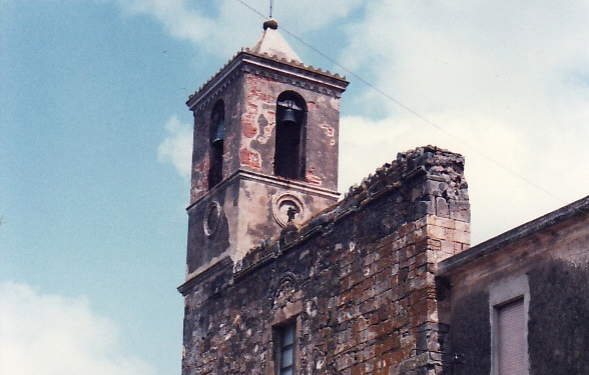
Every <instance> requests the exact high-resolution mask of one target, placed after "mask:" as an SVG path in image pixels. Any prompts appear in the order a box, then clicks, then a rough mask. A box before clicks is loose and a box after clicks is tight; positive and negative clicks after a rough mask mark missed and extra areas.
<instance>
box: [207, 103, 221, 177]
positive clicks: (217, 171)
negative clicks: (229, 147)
mask: <svg viewBox="0 0 589 375" xmlns="http://www.w3.org/2000/svg"><path fill="white" fill-rule="evenodd" d="M209 140H210V155H211V159H210V165H209V189H212V188H213V187H215V186H216V185H218V184H219V182H221V180H222V179H223V151H224V147H225V103H224V102H223V100H221V99H219V100H218V101H217V103H215V106H214V107H213V111H212V112H211V125H210V127H209Z"/></svg>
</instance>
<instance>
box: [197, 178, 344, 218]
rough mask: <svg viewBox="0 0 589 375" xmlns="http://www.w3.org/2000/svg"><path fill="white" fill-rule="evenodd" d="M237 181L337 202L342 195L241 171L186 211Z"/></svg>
mask: <svg viewBox="0 0 589 375" xmlns="http://www.w3.org/2000/svg"><path fill="white" fill-rule="evenodd" d="M236 180H247V181H255V182H259V183H262V184H265V185H273V186H276V187H279V188H283V189H285V190H292V191H296V192H300V193H303V194H305V195H314V196H318V197H323V198H331V199H333V200H334V201H335V200H337V199H338V198H339V196H340V194H339V193H338V192H336V191H333V190H329V189H325V188H321V187H318V186H314V185H311V184H308V183H305V182H302V181H297V180H287V179H284V178H281V177H275V176H269V175H265V174H262V173H257V172H252V171H246V170H241V169H240V170H237V171H236V172H234V173H233V174H232V175H231V176H229V177H227V178H226V179H225V180H223V181H222V182H221V183H219V184H218V185H217V186H215V187H214V188H213V189H211V190H209V191H208V192H207V193H206V194H204V195H203V196H202V197H200V198H199V199H197V200H196V201H195V202H194V203H192V204H191V205H190V206H188V207H187V208H186V211H187V212H188V213H189V214H190V212H191V211H193V210H194V209H195V208H196V207H198V206H200V205H201V204H202V203H203V202H208V198H209V197H211V196H213V195H215V193H216V192H217V191H219V190H223V189H225V188H226V187H227V186H228V185H230V184H232V183H233V182H234V181H236Z"/></svg>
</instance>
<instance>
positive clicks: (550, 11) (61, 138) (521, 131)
mask: <svg viewBox="0 0 589 375" xmlns="http://www.w3.org/2000/svg"><path fill="white" fill-rule="evenodd" d="M244 1H245V2H246V3H247V4H249V5H250V6H251V7H253V8H255V9H257V10H259V11H260V12H262V13H264V14H267V13H268V1H265V0H244ZM274 3H275V4H274V15H275V17H276V18H277V19H278V20H279V22H280V25H281V30H282V34H283V36H284V37H285V38H286V39H287V40H289V42H290V43H291V46H292V47H293V48H294V49H295V50H296V51H297V53H298V54H299V56H300V57H301V59H302V60H303V61H304V62H305V63H307V64H309V65H314V66H316V67H322V68H324V69H329V70H331V71H334V72H339V73H343V74H345V75H346V76H347V78H348V80H349V81H350V82H351V84H350V87H349V90H348V91H347V92H346V93H345V94H344V97H343V99H342V108H341V110H342V122H341V131H342V132H341V150H340V151H341V158H340V164H341V167H340V168H341V170H340V174H341V176H340V190H341V191H346V189H347V187H348V186H349V185H351V184H353V183H355V182H359V181H360V180H361V179H362V178H363V177H364V176H366V175H368V174H369V173H371V172H372V171H374V170H375V169H376V168H377V167H379V166H380V165H382V164H383V163H385V162H387V161H389V160H391V159H393V158H394V157H395V155H396V153H397V152H399V151H405V150H407V149H410V148H413V147H416V146H421V145H425V144H435V145H438V146H441V147H444V148H448V149H450V150H453V151H457V152H461V153H462V154H464V155H465V157H466V160H467V179H468V181H469V186H470V197H471V204H472V211H473V218H472V237H473V243H477V242H481V241H482V240H485V239H487V238H489V237H491V236H494V235H497V234H499V233H501V232H502V231H505V230H507V229H510V228H511V227H513V226H515V225H518V224H521V223H524V222H526V221H528V220H531V219H533V218H535V217H537V216H539V215H541V214H543V213H546V212H548V211H551V210H554V209H556V208H558V207H560V206H563V205H564V204H566V203H569V202H571V201H574V200H576V199H579V198H581V197H584V196H586V195H587V194H589V184H588V179H587V175H588V172H589V158H587V157H586V151H585V150H586V148H587V140H588V139H589V126H587V125H588V124H589V45H588V44H589V27H588V26H587V25H586V20H587V19H589V3H587V2H586V1H582V0H577V1H569V2H567V3H566V4H556V3H554V2H553V1H543V0H536V1H534V2H529V3H526V4H515V3H514V2H511V1H507V0H495V1H490V0H479V1H470V2H464V1H463V2H461V1H445V2H431V1H395V2H392V1H385V0H380V1H370V2H367V1H359V0H344V1H342V0H340V1H336V0H325V1H321V2H317V1H307V0H305V1H298V2H296V4H295V2H287V1H280V0H276V1H274ZM0 4H1V19H0V24H1V26H0V27H1V29H0V73H1V75H0V126H1V127H0V142H1V143H0V176H1V180H0V181H1V185H0V189H1V196H0V198H1V199H0V217H2V223H1V225H0V281H1V283H2V284H1V285H2V286H1V288H2V300H3V303H2V304H1V305H0V313H1V317H0V329H2V330H3V332H2V334H0V337H2V339H1V341H0V349H1V351H2V352H3V353H7V354H6V355H4V358H3V361H2V364H1V365H0V366H4V367H0V371H2V372H3V373H7V374H15V375H20V374H30V373H33V371H34V372H35V373H36V374H40V375H48V374H54V373H59V374H62V375H68V374H103V373H105V372H109V373H114V374H121V375H131V374H139V373H141V374H158V375H160V374H161V375H163V374H173V373H179V371H180V357H181V350H182V348H181V344H182V336H181V334H182V332H181V330H182V313H183V303H182V298H181V296H180V295H179V294H178V293H177V292H176V290H175V288H176V287H177V286H178V285H180V284H181V283H182V282H183V280H184V272H185V268H184V265H185V247H186V222H187V220H186V214H185V211H184V209H185V206H186V205H187V203H188V193H189V191H188V188H189V182H188V177H187V174H188V171H189V168H190V166H189V164H188V163H189V158H190V137H191V130H190V129H191V120H192V116H191V114H190V113H189V111H188V110H187V109H186V106H185V104H184V103H185V101H186V99H187V97H188V95H189V94H190V93H192V92H194V91H195V90H196V89H197V88H198V87H200V85H201V84H202V83H204V82H205V81H206V80H207V79H208V78H209V77H210V76H211V75H213V74H214V73H215V72H216V71H217V70H218V69H219V68H220V67H222V66H223V64H224V63H225V62H226V61H227V60H229V59H230V58H231V57H232V56H233V55H234V54H235V53H236V52H237V51H238V50H239V49H240V48H241V47H244V46H245V47H248V46H249V47H251V46H253V45H254V44H255V42H256V41H257V39H258V38H259V36H260V35H261V33H262V29H261V23H262V21H263V18H262V17H260V16H259V15H258V14H256V13H255V12H253V11H252V10H251V9H249V8H248V7H246V6H244V5H243V4H242V3H241V2H239V1H237V0H222V1H215V2H213V1H205V0H193V1H188V0H132V1H122V0H63V1H58V0H43V1H41V0H19V1H17V0H0ZM286 31H290V32H292V33H293V34H295V35H297V36H298V37H299V38H301V39H303V40H305V41H306V42H307V43H309V44H311V45H313V46H314V47H315V48H317V49H319V50H321V51H322V52H323V53H324V54H326V55H327V56H329V57H330V58H331V59H333V60H334V61H337V63H338V64H339V66H336V65H335V64H334V62H332V61H330V60H329V59H326V58H325V57H323V56H321V55H319V54H317V53H316V52H314V51H313V50H312V49H309V48H307V47H306V46H305V45H303V44H301V43H300V42H299V41H298V40H296V39H294V38H292V37H291V36H290V35H289V34H288V33H287V32H286ZM362 80H366V81H368V82H370V83H371V84H372V85H374V86H376V87H378V89H379V90H380V91H382V92H384V93H385V94H386V95H383V94H382V93H380V92H378V91H376V90H374V89H373V88H371V87H369V86H367V85H366V84H364V83H363V82H362ZM391 98H393V99H394V100H397V101H400V102H401V103H402V104H403V105H404V106H407V107H409V108H410V109H411V110H412V111H413V113H412V112H410V111H407V110H406V109H405V108H403V107H402V106H399V105H397V104H396V103H395V102H394V101H393V100H391ZM416 114H417V115H416ZM423 118H425V119H427V120H428V121H424V120H423ZM33 328H34V329H33ZM55 342H60V343H62V345H55V344H52V345H48V344H47V343H55ZM32 343H35V345H32ZM60 347H61V348H62V349H63V350H62V352H60V350H59V348H60ZM65 349H68V350H67V351H66V350H65ZM31 356H33V357H35V358H38V360H37V361H34V363H29V362H31V361H30V360H28V359H26V360H25V358H30V357H31ZM6 358H8V359H9V360H8V361H6Z"/></svg>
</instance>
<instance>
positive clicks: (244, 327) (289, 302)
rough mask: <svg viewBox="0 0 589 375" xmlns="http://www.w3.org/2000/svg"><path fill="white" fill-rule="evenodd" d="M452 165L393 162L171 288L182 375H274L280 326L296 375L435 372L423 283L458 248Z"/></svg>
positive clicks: (440, 328)
mask: <svg viewBox="0 0 589 375" xmlns="http://www.w3.org/2000/svg"><path fill="white" fill-rule="evenodd" d="M463 163H464V160H463V158H462V157H461V156H460V155H457V154H453V153H450V152H447V151H444V150H440V149H437V148H435V147H423V148H419V149H416V150H414V151H411V152H408V153H403V154H399V156H398V157H397V159H396V160H395V161H393V162H392V163H391V164H387V165H385V166H384V167H383V168H381V169H379V170H378V171H377V172H376V173H375V175H373V176H370V177H369V178H367V179H366V180H365V181H363V183H362V184H360V185H359V186H356V187H353V188H352V189H350V191H349V193H348V195H347V196H346V198H345V199H344V200H343V201H341V202H339V203H338V204H336V205H334V206H332V207H331V208H330V209H328V210H326V211H324V212H323V213H321V214H319V215H317V216H315V217H314V218H312V219H311V220H310V221H308V222H307V223H306V224H303V225H302V226H300V227H295V226H294V225H288V226H286V227H285V228H284V229H283V231H282V233H281V234H280V236H278V237H276V238H274V239H271V240H270V239H269V240H268V241H266V242H265V243H264V244H262V245H261V246H259V247H256V248H254V249H252V250H251V251H250V252H249V253H248V254H247V255H246V256H245V257H244V258H243V259H242V260H241V261H239V262H238V263H236V264H234V263H233V262H232V261H231V260H230V259H228V258H225V260H223V261H221V262H219V263H217V264H216V265H215V266H214V267H213V268H211V269H209V270H207V271H205V272H203V273H201V274H200V275H198V276H196V277H195V278H193V279H191V280H189V281H188V282H187V283H186V284H184V285H182V286H181V287H180V288H179V290H180V291H181V292H182V293H183V294H184V295H185V296H186V299H185V302H186V306H185V309H186V311H185V322H184V358H183V370H182V372H183V374H184V375H195V374H267V375H270V374H274V373H275V369H274V354H273V353H274V352H275V349H276V348H275V346H276V345H275V328H276V327H279V326H280V325H281V324H284V323H286V322H291V323H292V322H295V323H296V329H297V335H296V336H297V340H296V361H295V362H296V368H297V373H305V374H349V375H352V374H354V375H356V374H401V373H402V374H439V373H441V372H442V369H443V368H444V367H447V364H448V362H447V361H446V359H445V358H444V357H443V355H442V353H441V352H442V350H441V349H442V348H441V345H442V344H443V339H444V334H445V332H446V330H447V327H446V326H445V325H442V324H440V322H439V306H438V288H437V287H436V282H435V278H434V272H435V271H436V264H437V262H438V261H439V260H440V259H444V258H447V257H448V256H451V255H453V254H457V253H459V252H461V251H463V250H465V249H466V248H467V247H468V245H469V221H470V212H469V205H468V195H467V185H466V182H465V180H464V176H463V167H464V165H463Z"/></svg>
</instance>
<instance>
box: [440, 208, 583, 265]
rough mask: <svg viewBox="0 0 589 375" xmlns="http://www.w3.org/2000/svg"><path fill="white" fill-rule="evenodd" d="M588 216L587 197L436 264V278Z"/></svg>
mask: <svg viewBox="0 0 589 375" xmlns="http://www.w3.org/2000/svg"><path fill="white" fill-rule="evenodd" d="M588 214H589V196H587V197H585V198H582V199H579V200H578V201H575V202H573V203H571V204H568V205H566V206H564V207H562V208H560V209H558V210H556V211H552V212H550V213H548V214H546V215H544V216H541V217H539V218H537V219H535V220H532V221H529V222H527V223H525V224H522V225H520V226H518V227H516V228H513V229H511V230H509V231H507V232H505V233H502V234H500V235H498V236H496V237H493V238H491V239H489V240H487V241H485V242H482V243H480V244H478V245H476V246H473V247H471V248H470V249H468V250H466V251H463V252H462V253H460V254H457V255H454V256H452V257H450V258H448V259H445V260H443V261H441V262H440V263H438V269H437V272H436V275H437V276H449V275H450V274H451V273H453V272H455V271H458V270H459V269H461V268H463V267H465V266H467V265H469V264H470V263H471V262H473V261H476V260H479V259H482V258H485V257H488V256H490V255H491V254H493V253H495V252H497V251H500V250H501V249H503V248H505V247H507V246H509V245H511V244H513V243H515V242H517V241H520V240H523V239H525V238H527V237H529V236H532V235H533V234H535V233H537V232H540V231H542V230H545V229H547V228H549V227H552V226H554V225H556V224H559V223H561V222H563V221H565V220H569V219H571V218H573V217H575V216H579V215H588Z"/></svg>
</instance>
